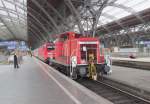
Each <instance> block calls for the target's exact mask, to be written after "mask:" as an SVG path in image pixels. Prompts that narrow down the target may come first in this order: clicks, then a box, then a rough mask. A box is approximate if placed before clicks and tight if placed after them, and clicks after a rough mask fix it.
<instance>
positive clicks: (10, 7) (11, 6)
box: [3, 0, 15, 10]
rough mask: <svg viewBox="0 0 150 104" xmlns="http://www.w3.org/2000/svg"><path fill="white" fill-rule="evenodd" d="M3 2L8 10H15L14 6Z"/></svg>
mask: <svg viewBox="0 0 150 104" xmlns="http://www.w3.org/2000/svg"><path fill="white" fill-rule="evenodd" d="M3 1H4V5H5V6H6V8H8V9H13V10H15V6H14V4H11V3H9V2H7V1H5V0H3Z"/></svg>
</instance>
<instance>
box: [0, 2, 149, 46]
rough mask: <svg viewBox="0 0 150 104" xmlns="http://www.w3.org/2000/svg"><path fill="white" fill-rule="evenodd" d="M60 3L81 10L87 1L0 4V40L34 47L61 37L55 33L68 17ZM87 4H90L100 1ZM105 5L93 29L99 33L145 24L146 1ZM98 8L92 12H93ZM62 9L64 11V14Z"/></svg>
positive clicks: (146, 18) (69, 12)
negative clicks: (54, 37) (24, 43)
mask: <svg viewBox="0 0 150 104" xmlns="http://www.w3.org/2000/svg"><path fill="white" fill-rule="evenodd" d="M64 1H71V2H73V5H74V6H75V8H76V9H77V8H78V7H80V6H83V7H84V5H83V2H87V1H88V0H0V40H25V41H29V42H31V44H35V43H38V42H39V41H42V40H44V41H45V40H46V39H47V38H48V37H49V36H48V35H51V34H55V33H57V32H58V33H61V32H62V31H57V30H59V29H60V28H62V27H60V25H61V24H62V23H63V21H61V20H62V17H64V16H68V17H69V16H70V14H71V11H70V10H69V7H67V8H65V6H64V5H66V4H65V3H64ZM91 1H92V2H93V4H94V3H96V2H98V1H101V0H91ZM102 1H103V0H102ZM108 1H109V5H107V6H106V7H105V8H104V9H103V11H102V13H101V16H100V19H99V21H98V25H97V27H98V29H99V30H101V31H106V30H107V29H106V28H108V29H110V30H111V29H112V30H114V29H119V28H121V27H122V26H123V27H124V26H128V25H136V24H137V23H142V22H146V21H145V20H148V21H149V19H148V18H149V16H147V15H149V14H150V13H149V12H150V9H149V8H150V0H108ZM98 6H100V5H96V6H95V5H94V7H93V8H94V9H95V10H96V8H98ZM63 9H66V11H67V12H66V13H65V14H63V11H64V10H63ZM87 13H88V12H87ZM142 16H144V17H142ZM145 16H147V17H145ZM63 19H64V18H63ZM66 19H67V18H66ZM64 24H65V23H64ZM66 24H69V22H68V23H67V22H66ZM104 27H105V28H104ZM110 27H111V28H110ZM64 31H65V29H64V30H63V32H64ZM67 31H68V30H67ZM69 31H70V30H69Z"/></svg>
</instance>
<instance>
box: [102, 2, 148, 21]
mask: <svg viewBox="0 0 150 104" xmlns="http://www.w3.org/2000/svg"><path fill="white" fill-rule="evenodd" d="M115 4H117V5H121V6H122V7H118V6H117V7H116V6H114V5H113V6H112V5H111V6H107V7H106V8H104V10H103V11H102V13H104V14H105V13H106V14H108V15H110V16H112V17H115V18H112V19H111V20H110V19H108V18H107V17H105V16H101V18H100V19H99V21H100V22H101V23H102V24H107V23H108V21H109V22H112V21H114V20H118V19H120V18H123V17H126V16H128V15H131V14H133V13H136V12H139V11H142V10H144V9H147V8H150V0H117V1H116V2H115ZM127 9H128V10H127ZM104 18H105V19H104Z"/></svg>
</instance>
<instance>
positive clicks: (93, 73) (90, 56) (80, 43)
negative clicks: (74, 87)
mask: <svg viewBox="0 0 150 104" xmlns="http://www.w3.org/2000/svg"><path fill="white" fill-rule="evenodd" d="M58 36H59V37H58V38H57V39H56V40H55V43H54V44H53V45H54V46H53V47H55V48H52V49H50V50H51V51H50V52H51V54H52V57H49V58H48V63H51V64H52V65H54V66H57V67H59V69H63V71H65V72H66V73H67V74H68V75H69V76H70V77H71V78H73V79H76V78H78V76H81V77H85V76H88V77H90V78H92V79H96V77H97V75H99V73H100V72H101V70H102V69H104V68H105V60H104V55H103V54H102V53H100V42H99V40H98V39H97V38H93V37H83V36H82V35H81V34H77V33H74V32H66V33H62V34H59V35H58ZM43 46H44V45H43ZM46 49H48V48H46ZM38 50H39V51H38V52H39V55H40V56H43V55H42V54H43V53H44V49H42V48H39V49H38ZM42 52H43V53H42ZM45 59H46V58H44V60H45Z"/></svg>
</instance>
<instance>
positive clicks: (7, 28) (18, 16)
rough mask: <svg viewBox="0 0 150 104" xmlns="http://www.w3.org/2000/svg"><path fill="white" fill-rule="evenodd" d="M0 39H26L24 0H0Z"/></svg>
mask: <svg viewBox="0 0 150 104" xmlns="http://www.w3.org/2000/svg"><path fill="white" fill-rule="evenodd" d="M0 40H25V41H27V8H26V0H0Z"/></svg>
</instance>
